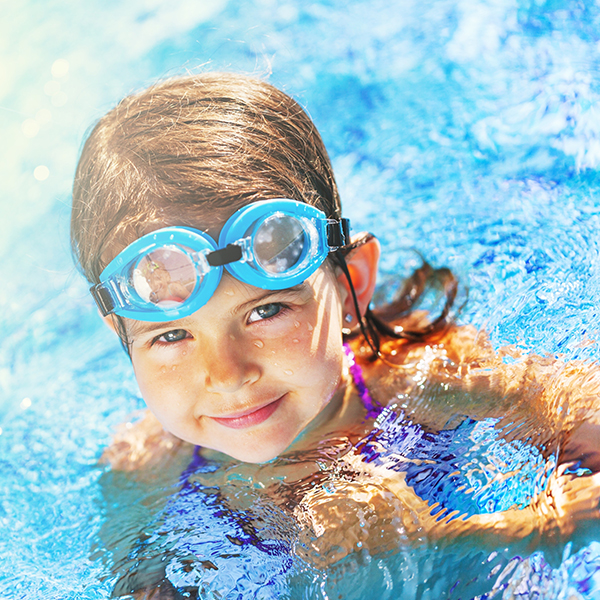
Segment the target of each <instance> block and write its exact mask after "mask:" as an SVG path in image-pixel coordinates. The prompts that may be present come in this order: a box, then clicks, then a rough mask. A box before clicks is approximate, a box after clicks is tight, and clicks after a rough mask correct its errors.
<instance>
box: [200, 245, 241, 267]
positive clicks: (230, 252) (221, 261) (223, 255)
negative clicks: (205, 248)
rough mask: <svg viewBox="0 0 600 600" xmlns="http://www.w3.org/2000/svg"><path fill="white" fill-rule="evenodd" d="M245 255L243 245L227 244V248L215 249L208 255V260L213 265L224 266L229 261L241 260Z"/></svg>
mask: <svg viewBox="0 0 600 600" xmlns="http://www.w3.org/2000/svg"><path fill="white" fill-rule="evenodd" d="M242 256H243V252H242V247H241V246H238V245H237V244H227V246H225V248H221V249H220V250H214V251H213V252H209V253H208V254H207V255H206V260H207V261H208V264H209V265H210V266H211V267H222V266H223V265H228V264H229V263H232V262H236V261H238V260H241V258H242Z"/></svg>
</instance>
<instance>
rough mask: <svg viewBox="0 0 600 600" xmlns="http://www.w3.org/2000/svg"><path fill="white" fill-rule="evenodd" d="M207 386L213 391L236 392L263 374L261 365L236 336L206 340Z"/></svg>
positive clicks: (203, 351) (205, 365)
mask: <svg viewBox="0 0 600 600" xmlns="http://www.w3.org/2000/svg"><path fill="white" fill-rule="evenodd" d="M204 342H205V343H204V344H203V348H202V353H203V358H204V361H203V362H204V368H205V375H204V376H205V387H206V390H207V391H209V392H213V393H232V392H236V391H238V390H239V389H241V388H242V387H244V386H245V385H251V384H252V383H254V382H256V381H258V380H259V379H260V376H261V370H260V366H259V365H258V364H257V363H256V362H255V361H254V360H253V359H252V356H251V353H248V352H247V350H246V349H245V348H244V347H243V344H242V343H240V341H239V340H236V339H235V338H231V337H230V338H229V339H223V338H221V339H215V340H213V341H212V342H209V341H208V340H205V341H204Z"/></svg>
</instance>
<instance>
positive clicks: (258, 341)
mask: <svg viewBox="0 0 600 600" xmlns="http://www.w3.org/2000/svg"><path fill="white" fill-rule="evenodd" d="M254 345H255V346H256V347H257V348H263V347H264V344H263V341H262V340H254Z"/></svg>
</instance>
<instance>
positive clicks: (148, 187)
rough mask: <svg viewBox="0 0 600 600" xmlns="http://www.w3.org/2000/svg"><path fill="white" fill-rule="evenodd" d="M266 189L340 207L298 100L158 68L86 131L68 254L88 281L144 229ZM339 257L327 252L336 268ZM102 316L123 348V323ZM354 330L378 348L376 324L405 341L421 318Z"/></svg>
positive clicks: (215, 215)
mask: <svg viewBox="0 0 600 600" xmlns="http://www.w3.org/2000/svg"><path fill="white" fill-rule="evenodd" d="M273 198H290V199H294V200H298V201H301V202H305V203H307V204H310V205H313V206H316V207H317V208H319V209H321V210H322V211H323V212H324V213H325V214H326V215H327V216H328V217H330V218H340V217H341V203H340V198H339V194H338V190H337V186H336V182H335V178H334V175H333V169H332V166H331V162H330V160H329V157H328V155H327V151H326V149H325V146H324V144H323V141H322V140H321V136H320V135H319V132H318V131H317V129H316V127H315V125H314V124H313V122H312V121H311V119H310V118H309V117H308V115H307V114H306V112H305V111H304V110H303V109H302V108H301V107H300V105H299V104H298V103H297V102H296V101H295V100H293V99H292V98H291V97H290V96H288V95H287V94H285V93H283V92H282V91H280V90H278V89H277V88H275V87H273V86H271V85H269V84H268V83H265V82H263V81H260V80H258V79H254V78H251V77H247V76H243V75H237V74H233V73H203V74H199V75H191V76H187V77H179V78H174V79H169V80H166V81H164V82H161V83H158V84H156V85H153V86H152V87H150V88H148V89H146V90H144V91H142V92H140V93H137V94H133V95H131V96H128V97H126V98H125V99H123V100H122V101H121V102H120V103H119V104H118V105H117V106H116V107H115V108H113V109H112V110H111V111H109V112H108V113H107V114H106V115H105V116H104V117H102V118H101V119H100V120H99V121H98V123H97V124H96V125H95V127H94V128H93V129H92V131H91V133H90V135H89V137H88V138H87V140H86V142H85V144H84V146H83V150H82V152H81V157H80V160H79V164H78V166H77V171H76V174H75V182H74V186H73V209H72V216H71V245H72V249H73V254H74V257H75V260H76V262H77V263H78V264H79V265H80V268H81V270H82V271H83V273H84V275H85V276H86V278H87V279H88V280H89V281H90V283H98V282H99V276H100V273H101V272H102V270H103V269H104V267H105V266H106V264H108V262H110V260H111V259H112V258H113V257H114V256H116V255H117V254H118V253H119V252H120V251H121V250H122V249H123V248H125V247H126V246H127V245H128V244H130V243H131V242H133V241H134V240H136V239H138V238H139V237H141V236H142V235H144V234H146V233H149V232H151V231H153V230H156V229H160V228H161V227H168V226H173V225H185V226H189V227H196V228H198V229H202V230H204V231H206V230H210V229H213V228H217V227H220V225H221V224H222V223H223V222H224V221H225V220H226V219H227V217H229V216H230V215H231V214H233V212H235V211H236V210H237V209H239V208H240V207H241V206H244V205H246V204H249V203H250V202H256V201H258V200H268V199H273ZM347 250H349V249H347ZM343 256H344V253H343V252H340V253H336V254H335V255H334V256H333V259H334V262H335V263H336V264H337V265H338V266H340V267H341V268H342V269H343V270H344V271H345V272H346V273H347V269H346V266H345V262H344V258H343ZM427 267H428V265H427ZM422 276H423V271H420V272H419V274H418V275H417V274H415V276H413V278H412V281H413V284H414V285H409V286H408V287H406V286H405V287H404V288H402V289H403V295H402V297H401V298H398V299H397V300H396V301H395V303H392V304H391V305H390V306H396V308H398V309H399V310H398V311H395V312H396V313H397V314H398V316H402V314H404V313H406V311H407V310H409V309H410V307H411V306H412V305H413V304H414V302H415V299H416V298H415V294H417V295H418V294H421V293H422V288H423V286H422V285H421V284H420V283H419V282H421V280H422V278H423V277H422ZM415 277H416V278H415ZM426 279H427V278H426ZM451 287H452V286H451ZM454 294H455V290H454V292H453V291H452V290H450V289H449V290H447V292H446V300H447V302H446V308H445V309H444V312H443V313H442V315H440V317H439V318H438V319H437V320H435V321H434V326H433V329H439V328H440V327H442V326H443V325H444V323H445V321H446V315H447V312H448V309H449V307H450V306H451V305H452V302H453V299H454ZM388 312H389V311H388ZM392 312H394V311H392ZM387 316H389V315H387V314H386V317H387ZM114 322H115V326H116V328H117V332H118V334H119V336H120V337H121V339H122V341H123V343H124V345H125V347H126V349H127V343H128V342H127V333H126V328H125V325H124V322H123V320H122V319H121V318H119V317H115V318H114ZM360 330H361V331H362V333H363V335H364V336H365V339H366V340H367V342H368V343H369V345H370V346H371V348H372V349H373V351H374V355H378V354H379V334H383V335H385V336H387V337H400V338H406V339H409V340H414V339H418V338H419V337H422V336H424V335H428V334H429V333H431V331H432V326H431V324H429V325H428V326H427V327H424V328H421V329H418V330H416V331H410V332H408V331H405V330H403V329H402V327H400V328H399V329H398V327H396V328H391V327H388V326H387V325H386V323H385V322H384V321H383V320H381V319H380V318H377V315H376V314H373V313H372V312H371V311H367V316H366V319H365V321H364V322H361V323H360Z"/></svg>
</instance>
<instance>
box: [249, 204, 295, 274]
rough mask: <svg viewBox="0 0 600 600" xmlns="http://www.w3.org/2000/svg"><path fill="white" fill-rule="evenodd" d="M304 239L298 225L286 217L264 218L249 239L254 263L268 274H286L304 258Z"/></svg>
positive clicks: (280, 215)
mask: <svg viewBox="0 0 600 600" xmlns="http://www.w3.org/2000/svg"><path fill="white" fill-rule="evenodd" d="M306 247H307V237H306V232H305V229H304V227H303V225H302V223H301V222H300V221H299V220H298V219H296V218H295V217H292V216H290V215H282V214H279V215H277V214H275V215H273V216H271V217H269V218H268V219H265V220H264V221H263V222H262V223H261V224H260V226H259V227H258V229H257V230H256V232H255V234H254V238H253V252H254V259H255V261H256V262H257V263H258V264H259V265H260V266H261V267H262V268H263V269H264V270H265V271H266V272H267V273H269V274H272V275H277V274H280V273H288V272H289V271H291V270H293V269H294V268H295V267H296V265H297V264H298V263H299V262H300V261H301V260H302V259H303V258H304V254H305V249H306Z"/></svg>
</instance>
